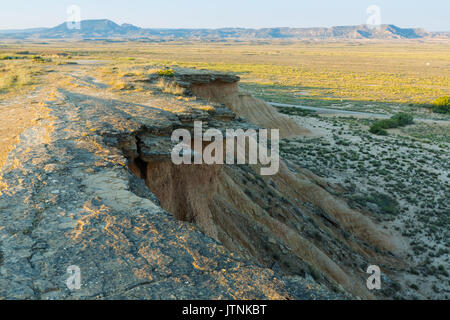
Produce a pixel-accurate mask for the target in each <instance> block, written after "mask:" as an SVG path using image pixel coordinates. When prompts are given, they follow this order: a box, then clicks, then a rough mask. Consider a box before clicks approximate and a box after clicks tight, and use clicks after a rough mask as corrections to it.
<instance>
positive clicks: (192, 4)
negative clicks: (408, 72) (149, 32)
mask: <svg viewBox="0 0 450 320" xmlns="http://www.w3.org/2000/svg"><path fill="white" fill-rule="evenodd" d="M30 3H31V2H30V1H27V0H15V1H13V2H11V1H9V2H6V3H4V4H2V10H1V11H0V30H23V29H34V28H52V27H54V26H57V25H59V24H61V23H62V22H64V21H67V20H68V18H69V17H70V16H71V14H70V13H68V8H69V7H70V6H72V5H75V6H77V7H78V8H79V9H80V17H81V20H97V19H105V18H106V19H108V20H111V21H115V22H116V23H118V24H119V25H121V24H123V23H130V24H133V25H136V26H140V27H142V28H145V29H221V28H243V29H263V28H314V27H317V28H320V27H324V28H329V27H332V26H356V25H361V24H366V22H367V21H368V19H370V17H371V14H370V12H369V11H370V10H369V9H370V8H371V7H373V6H376V8H378V10H379V21H380V24H392V25H396V26H400V27H402V28H422V29H425V30H427V31H430V32H439V31H441V32H442V31H444V32H445V31H450V19H448V13H449V12H450V2H449V1H446V0H428V1H423V0H396V1H390V0H377V1H374V0H341V1H339V2H337V1H333V0H316V1H314V2H310V1H301V0H277V1H273V0H245V1H242V0H228V1H226V2H218V1H210V0H191V1H185V0H166V1H159V0H158V1H157V0H134V1H130V2H123V1H120V0H108V1H107V0H96V1H95V2H94V1H89V0H67V1H66V0H63V1H61V0H40V1H39V5H38V6H37V5H35V4H34V3H31V4H30Z"/></svg>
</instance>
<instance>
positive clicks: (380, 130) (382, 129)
mask: <svg viewBox="0 0 450 320" xmlns="http://www.w3.org/2000/svg"><path fill="white" fill-rule="evenodd" d="M413 123H414V117H413V116H412V115H410V114H408V113H404V112H400V113H397V114H395V115H393V116H392V117H391V118H390V119H383V120H378V121H376V122H375V123H374V124H373V125H372V126H371V127H370V129H369V131H370V132H371V133H373V134H377V135H383V136H385V135H387V134H388V132H387V130H386V129H393V128H398V127H405V126H407V125H410V124H413Z"/></svg>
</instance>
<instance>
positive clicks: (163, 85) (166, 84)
mask: <svg viewBox="0 0 450 320" xmlns="http://www.w3.org/2000/svg"><path fill="white" fill-rule="evenodd" d="M156 87H157V88H159V89H160V90H161V91H162V92H164V93H171V94H174V95H184V94H185V92H186V89H185V88H182V87H180V86H179V85H177V84H176V83H175V82H174V81H170V80H166V79H164V78H161V79H159V81H158V82H157V83H156Z"/></svg>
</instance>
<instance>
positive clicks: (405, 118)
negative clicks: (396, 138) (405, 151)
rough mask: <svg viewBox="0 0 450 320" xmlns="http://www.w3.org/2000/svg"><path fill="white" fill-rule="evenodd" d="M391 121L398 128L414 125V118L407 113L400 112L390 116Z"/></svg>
mask: <svg viewBox="0 0 450 320" xmlns="http://www.w3.org/2000/svg"><path fill="white" fill-rule="evenodd" d="M391 119H392V120H394V121H396V122H397V123H398V126H399V127H405V126H407V125H409V124H413V123H414V117H413V116H412V115H410V114H408V113H404V112H400V113H397V114H396V115H394V116H392V118H391Z"/></svg>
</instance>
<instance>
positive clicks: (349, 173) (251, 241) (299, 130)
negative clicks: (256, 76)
mask: <svg viewBox="0 0 450 320" xmlns="http://www.w3.org/2000/svg"><path fill="white" fill-rule="evenodd" d="M100 64H101V62H98V61H88V63H83V62H82V61H79V62H78V63H77V64H71V65H58V66H52V68H54V71H57V72H51V73H49V74H47V75H46V76H45V77H46V78H45V79H44V81H45V85H44V86H41V87H38V88H36V89H35V91H33V92H32V93H30V94H28V95H22V96H20V97H16V98H11V99H10V100H4V101H2V104H1V106H0V112H5V114H6V115H7V114H8V112H10V111H11V110H15V111H16V114H21V115H23V117H24V118H25V120H26V121H23V122H21V123H23V125H22V126H21V127H20V128H21V129H15V131H13V130H6V131H5V132H2V135H3V136H4V138H3V136H2V138H3V139H5V141H8V144H9V145H8V146H6V147H4V148H5V150H6V151H4V150H3V149H2V152H3V154H2V155H3V156H5V155H4V154H5V153H6V152H9V153H8V155H7V158H6V156H5V159H6V160H5V163H4V165H3V167H2V169H1V180H0V182H1V183H2V186H1V189H0V212H1V213H0V299H14V298H29V299H105V298H124V299H183V298H191V299H258V298H259V299H336V298H337V299H339V298H357V297H359V298H363V299H373V298H413V297H417V298H446V297H447V298H448V296H447V295H448V287H449V283H448V281H449V279H448V274H447V271H446V270H447V269H448V248H449V247H448V246H449V244H448V240H447V239H448V213H449V209H448V203H447V202H448V201H447V202H446V196H447V198H448V183H449V177H448V163H449V161H448V160H449V159H448V158H449V155H448V144H447V143H446V142H441V143H440V144H438V145H435V144H427V143H420V144H419V143H417V142H415V141H410V140H409V139H410V138H407V137H401V136H395V137H387V138H380V139H378V138H374V137H372V136H369V135H368V134H367V133H365V131H364V130H362V129H358V127H357V126H358V125H357V124H354V123H353V122H351V121H349V120H343V119H341V120H340V119H331V118H316V117H309V116H308V117H296V116H292V119H289V118H288V117H287V116H283V115H281V114H279V113H277V112H276V110H275V109H273V108H271V107H270V106H268V105H267V104H265V103H264V102H263V101H261V100H258V99H255V98H253V97H252V96H250V95H248V94H245V93H241V92H239V91H238V85H237V80H238V78H237V77H235V76H231V75H223V74H218V73H211V72H202V71H192V70H184V69H178V70H175V75H171V74H169V75H168V74H164V73H159V74H158V72H155V73H154V74H151V75H150V76H145V77H143V76H127V75H125V76H123V77H122V78H121V83H120V86H118V87H116V88H115V87H114V86H112V85H111V84H109V83H108V82H107V81H105V79H104V76H103V77H102V76H101V75H98V74H97V73H96V67H99V66H100ZM100 67H101V66H100ZM162 79H164V81H162ZM30 106H31V107H30ZM32 106H34V107H32ZM29 109H31V110H32V112H31V115H28V113H26V110H29ZM6 110H7V111H6ZM10 119H11V118H8V117H1V120H0V121H1V124H2V127H3V128H8V126H9V127H11V128H13V127H14V125H13V123H11V121H10ZM196 120H201V121H203V122H204V123H206V124H207V127H209V128H216V129H219V130H223V129H225V128H243V129H246V128H256V127H269V128H270V127H275V128H279V129H280V131H281V133H282V136H283V137H284V138H285V139H284V140H283V141H282V144H281V151H282V157H283V158H284V159H285V162H283V163H282V166H281V170H280V172H279V174H277V175H275V176H273V177H261V176H259V175H258V173H257V172H258V170H257V168H255V167H252V166H245V165H244V166H227V165H225V166H197V167H195V166H189V165H185V166H180V167H178V166H174V165H173V164H172V163H171V162H170V151H171V148H172V146H173V145H172V143H171V141H170V134H171V132H172V131H173V130H174V129H175V128H187V129H191V128H192V124H193V122H194V121H196ZM339 127H342V128H341V129H339ZM19 131H21V135H20V139H18V138H17V136H18V135H19V134H20V132H19ZM14 139H15V140H14ZM14 143H15V144H16V145H15V147H14V146H13V144H14ZM393 152H395V154H394V153H393ZM425 188H426V189H425ZM425 190H427V192H425ZM386 195H387V196H386ZM422 212H424V213H423V214H422ZM427 259H428V260H427ZM370 264H377V265H380V267H381V268H382V270H383V289H382V290H381V291H379V292H370V291H368V290H367V288H366V286H365V284H366V283H365V280H366V278H367V276H368V275H367V274H366V272H365V271H366V269H367V267H368V266H369V265H370ZM70 265H77V266H79V267H80V269H81V272H82V287H81V289H80V290H75V291H71V290H69V289H68V288H67V286H66V283H65V281H66V279H67V277H68V275H67V273H66V269H67V267H68V266H70ZM414 286H415V287H414Z"/></svg>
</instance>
